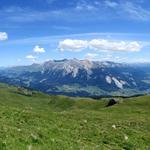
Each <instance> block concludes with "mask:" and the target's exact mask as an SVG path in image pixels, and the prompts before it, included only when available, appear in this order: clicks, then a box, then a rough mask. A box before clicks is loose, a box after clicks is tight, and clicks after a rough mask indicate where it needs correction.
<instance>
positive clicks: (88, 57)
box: [85, 53, 98, 60]
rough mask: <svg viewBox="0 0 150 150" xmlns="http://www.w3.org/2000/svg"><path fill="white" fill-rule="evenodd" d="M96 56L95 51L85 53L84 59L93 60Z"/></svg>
mask: <svg viewBox="0 0 150 150" xmlns="http://www.w3.org/2000/svg"><path fill="white" fill-rule="evenodd" d="M97 57H98V54H95V53H87V54H86V55H85V59H88V60H94V59H96V58H97Z"/></svg>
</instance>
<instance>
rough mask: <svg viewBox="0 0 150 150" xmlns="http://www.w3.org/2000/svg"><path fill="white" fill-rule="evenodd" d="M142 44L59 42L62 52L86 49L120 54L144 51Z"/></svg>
mask: <svg viewBox="0 0 150 150" xmlns="http://www.w3.org/2000/svg"><path fill="white" fill-rule="evenodd" d="M142 47H143V46H142V44H140V43H139V42H137V41H130V42H129V41H112V40H105V39H93V40H90V41H86V40H74V39H65V40H63V41H60V42H59V46H58V48H59V50H60V51H74V52H80V51H82V50H84V49H86V48H89V49H94V50H97V51H114V52H115V51H120V52H138V51H140V50H141V49H142Z"/></svg>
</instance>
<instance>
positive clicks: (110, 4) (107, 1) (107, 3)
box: [105, 0, 118, 8]
mask: <svg viewBox="0 0 150 150" xmlns="http://www.w3.org/2000/svg"><path fill="white" fill-rule="evenodd" d="M105 5H106V6H107V7H111V8H115V7H117V6H118V3H116V2H113V1H109V0H106V1H105Z"/></svg>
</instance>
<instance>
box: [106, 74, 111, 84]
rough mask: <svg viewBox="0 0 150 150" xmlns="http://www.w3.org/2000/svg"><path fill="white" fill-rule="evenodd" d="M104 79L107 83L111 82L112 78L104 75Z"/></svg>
mask: <svg viewBox="0 0 150 150" xmlns="http://www.w3.org/2000/svg"><path fill="white" fill-rule="evenodd" d="M105 79H106V82H107V83H108V84H111V83H112V78H111V77H110V76H106V77H105Z"/></svg>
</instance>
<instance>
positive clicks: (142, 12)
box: [122, 2, 150, 21]
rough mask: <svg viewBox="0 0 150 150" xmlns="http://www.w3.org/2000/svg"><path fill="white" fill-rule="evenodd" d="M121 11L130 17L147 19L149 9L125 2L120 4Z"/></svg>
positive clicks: (149, 15) (148, 17) (149, 14)
mask: <svg viewBox="0 0 150 150" xmlns="http://www.w3.org/2000/svg"><path fill="white" fill-rule="evenodd" d="M122 11H124V12H125V13H127V14H128V16H129V17H130V18H131V19H134V20H142V21H149V20H150V11H149V10H148V9H145V8H143V7H141V6H140V5H137V4H134V3H132V2H126V3H125V4H124V5H122Z"/></svg>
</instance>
